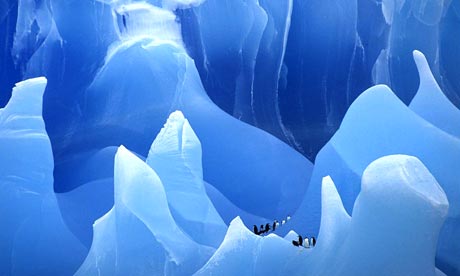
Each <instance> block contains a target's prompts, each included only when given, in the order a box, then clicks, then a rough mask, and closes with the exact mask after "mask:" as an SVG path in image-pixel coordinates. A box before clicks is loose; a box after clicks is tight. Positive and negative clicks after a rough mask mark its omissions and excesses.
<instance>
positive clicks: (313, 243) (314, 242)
mask: <svg viewBox="0 0 460 276" xmlns="http://www.w3.org/2000/svg"><path fill="white" fill-rule="evenodd" d="M310 245H311V246H312V247H314V246H315V245H316V239H315V237H311V238H310Z"/></svg>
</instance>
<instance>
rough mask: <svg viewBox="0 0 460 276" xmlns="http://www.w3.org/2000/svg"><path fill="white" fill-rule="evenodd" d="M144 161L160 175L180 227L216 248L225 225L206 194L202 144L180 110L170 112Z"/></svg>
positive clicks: (197, 239) (225, 227)
mask: <svg viewBox="0 0 460 276" xmlns="http://www.w3.org/2000/svg"><path fill="white" fill-rule="evenodd" d="M146 162H147V164H149V166H151V167H152V168H154V169H155V172H156V173H157V174H158V176H159V177H160V179H161V181H162V183H163V185H164V189H165V192H166V196H167V198H168V204H169V206H170V207H171V211H172V214H173V216H174V219H175V220H176V222H177V223H178V224H179V225H180V227H181V228H182V229H183V230H184V231H185V232H186V233H188V234H189V235H190V236H191V237H192V239H194V240H195V241H197V242H199V243H201V244H204V245H208V246H212V247H214V248H217V247H218V246H219V244H220V243H221V242H222V240H223V238H224V235H225V232H226V231H227V226H226V225H225V223H224V222H223V220H222V218H221V217H220V215H219V213H217V211H216V209H215V208H214V206H213V204H212V202H211V201H210V199H209V198H208V196H207V194H206V190H205V186H204V182H203V171H202V165H201V144H200V141H199V140H198V137H197V136H196V135H195V132H194V131H193V129H192V127H191V126H190V124H189V122H188V120H187V119H185V118H184V115H183V114H182V112H180V111H175V112H173V113H171V115H170V116H169V118H168V120H167V122H166V124H165V126H164V127H163V128H162V129H161V131H160V133H159V134H158V135H157V137H156V138H155V140H154V141H153V144H152V147H151V148H150V151H149V155H148V157H147V160H146Z"/></svg>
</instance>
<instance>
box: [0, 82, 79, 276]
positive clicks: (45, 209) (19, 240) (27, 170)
mask: <svg viewBox="0 0 460 276" xmlns="http://www.w3.org/2000/svg"><path fill="white" fill-rule="evenodd" d="M46 82H47V81H46V79H45V78H43V77H42V78H35V79H29V80H26V81H23V82H19V83H17V84H16V87H15V88H13V92H12V96H11V99H10V101H9V102H8V104H7V105H6V106H5V108H2V109H0V152H1V154H0V224H1V228H2V230H1V231H0V274H2V275H70V274H72V273H73V272H74V271H76V269H77V268H78V266H79V264H80V262H81V261H82V259H84V257H85V254H86V249H85V248H84V247H83V245H82V244H81V243H80V242H79V241H78V240H77V239H76V238H75V237H74V236H73V235H72V234H71V233H70V232H69V230H68V229H67V227H66V225H65V224H64V222H63V220H62V218H61V214H60V211H59V207H58V205H57V201H56V196H55V194H54V190H53V155H52V151H51V144H50V140H49V138H48V135H47V133H46V130H45V124H44V122H43V118H42V98H43V92H44V90H45V87H46ZM70 256H72V257H70Z"/></svg>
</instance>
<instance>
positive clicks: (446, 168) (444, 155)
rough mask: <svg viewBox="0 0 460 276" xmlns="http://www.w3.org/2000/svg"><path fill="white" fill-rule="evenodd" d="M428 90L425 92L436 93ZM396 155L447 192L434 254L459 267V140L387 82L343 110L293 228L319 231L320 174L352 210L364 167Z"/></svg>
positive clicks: (319, 155) (318, 159) (321, 155)
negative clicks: (410, 159)
mask: <svg viewBox="0 0 460 276" xmlns="http://www.w3.org/2000/svg"><path fill="white" fill-rule="evenodd" d="M417 55H418V54H417V53H416V57H417ZM418 58H421V56H418ZM420 61H421V60H418V62H420ZM426 69H427V68H425V70H426ZM425 77H426V76H425ZM426 81H429V80H424V81H422V84H421V87H422V89H423V87H424V85H425V82H426ZM430 91H431V92H428V90H427V91H425V92H426V93H440V91H438V90H434V91H433V90H430ZM421 92H424V91H421ZM421 97H423V94H422V95H421ZM439 97H443V96H442V95H439ZM434 103H436V102H434ZM447 107H449V106H447ZM438 108H444V107H443V106H442V105H440V106H439V107H438ZM447 110H448V109H447ZM446 112H447V111H446ZM440 113H442V112H440ZM421 137H423V138H421ZM396 153H401V154H409V155H413V156H416V157H417V158H419V159H420V160H421V161H422V162H423V163H424V164H425V165H426V166H427V168H428V169H429V170H430V172H431V173H432V174H433V175H434V176H435V177H436V179H437V181H438V182H439V184H440V185H441V187H442V188H443V189H444V191H445V192H446V195H447V197H448V199H449V202H450V209H449V215H448V217H447V219H446V222H445V224H444V227H443V230H442V232H441V236H440V241H439V246H438V255H437V258H438V262H439V263H443V265H442V266H445V267H449V269H453V270H455V269H457V268H458V267H460V266H459V263H458V261H459V259H458V258H457V257H454V256H456V255H457V252H459V251H458V250H459V248H460V247H459V244H458V243H457V242H456V241H453V240H452V237H453V236H455V235H458V233H459V231H460V228H459V211H460V208H459V207H460V206H459V204H458V203H459V202H460V189H459V185H458V179H460V175H459V173H460V171H459V170H455V169H454V170H452V164H457V163H458V162H460V159H459V157H460V140H459V139H458V137H455V136H452V135H450V134H448V133H446V132H444V131H443V130H441V129H439V128H437V127H436V126H434V125H432V124H431V123H429V122H428V121H426V120H424V119H423V118H421V117H420V116H418V115H417V114H416V113H414V112H413V111H412V110H411V109H409V108H408V107H407V106H406V105H404V104H403V103H402V102H401V101H400V100H399V99H398V98H397V97H396V96H395V95H394V94H393V92H392V91H391V90H390V89H389V88H388V87H387V86H383V85H378V86H374V87H372V88H370V89H368V90H367V91H365V92H364V93H363V94H361V95H360V96H359V97H358V99H357V100H356V101H355V102H354V103H353V104H352V105H351V107H350V109H349V110H348V111H347V114H346V115H345V118H344V120H343V122H342V124H341V126H340V129H339V130H338V131H337V132H336V133H335V134H334V136H333V137H332V139H331V140H330V141H329V142H328V143H327V144H326V146H324V147H323V149H322V150H321V151H320V152H319V154H318V156H317V158H316V162H315V167H314V170H313V174H312V179H311V181H310V185H309V188H308V190H307V193H306V196H305V198H304V201H303V203H302V204H301V206H300V207H299V209H298V210H297V211H296V215H295V216H294V217H293V223H294V224H295V225H296V226H295V227H299V228H305V229H308V230H309V231H312V232H317V231H318V226H319V216H320V210H319V205H318V202H319V200H320V186H321V185H320V183H321V178H322V177H323V176H324V175H330V176H331V177H332V178H333V179H334V180H335V181H336V183H337V188H338V190H339V192H340V194H341V196H342V200H343V202H344V206H345V208H346V209H347V211H348V212H349V213H351V211H352V208H353V204H354V202H355V199H356V197H357V195H358V193H359V191H360V188H361V187H360V182H359V179H360V177H361V175H362V174H363V172H364V169H365V168H366V166H367V165H368V164H369V163H370V162H372V161H373V160H375V159H377V158H379V157H382V156H385V155H389V154H396ZM306 214H308V215H306Z"/></svg>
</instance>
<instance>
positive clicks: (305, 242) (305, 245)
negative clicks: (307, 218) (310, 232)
mask: <svg viewBox="0 0 460 276" xmlns="http://www.w3.org/2000/svg"><path fill="white" fill-rule="evenodd" d="M304 247H306V248H310V242H309V241H308V237H307V238H305V239H304Z"/></svg>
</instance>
